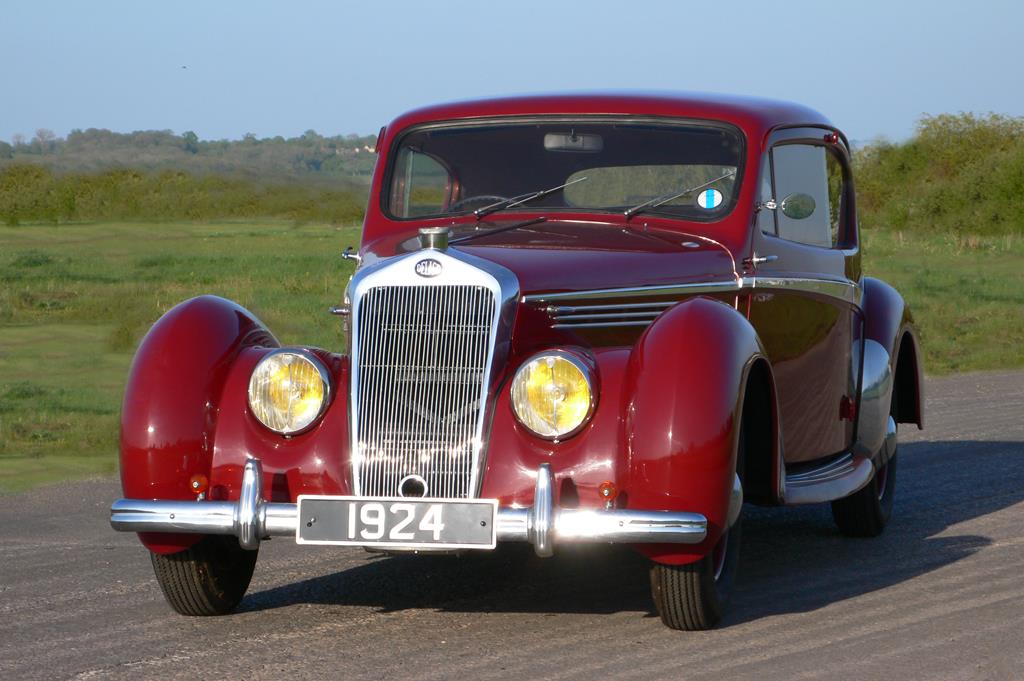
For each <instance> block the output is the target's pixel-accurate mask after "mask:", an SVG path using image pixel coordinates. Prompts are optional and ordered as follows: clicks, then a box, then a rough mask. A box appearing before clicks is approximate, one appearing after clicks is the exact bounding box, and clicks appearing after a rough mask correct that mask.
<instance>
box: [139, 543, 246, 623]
mask: <svg viewBox="0 0 1024 681" xmlns="http://www.w3.org/2000/svg"><path fill="white" fill-rule="evenodd" d="M258 553H259V551H247V550H245V549H243V548H242V547H240V546H239V545H238V540H237V539H235V538H234V537H227V536H224V537H221V536H208V537H203V538H202V539H201V540H200V541H199V542H198V543H196V544H194V545H192V546H191V547H189V548H188V549H186V550H185V551H181V552H180V553H172V554H169V555H162V554H159V553H151V554H150V556H151V558H152V560H153V572H155V573H156V581H157V582H159V583H160V588H161V589H162V590H163V592H164V598H166V599H167V602H168V603H169V604H170V605H171V607H172V608H174V609H175V610H176V611H177V612H179V613H181V614H182V615H226V614H228V613H229V612H231V611H232V610H234V609H235V608H236V607H237V606H238V604H239V603H241V601H242V596H244V595H245V590H246V589H248V588H249V581H250V580H251V579H252V573H253V570H254V569H255V568H256V556H257V554H258Z"/></svg>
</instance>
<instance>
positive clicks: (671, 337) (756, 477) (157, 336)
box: [111, 95, 923, 629]
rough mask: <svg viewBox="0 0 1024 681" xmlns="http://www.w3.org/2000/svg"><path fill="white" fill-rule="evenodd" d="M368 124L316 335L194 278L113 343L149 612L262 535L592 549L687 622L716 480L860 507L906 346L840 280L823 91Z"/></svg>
mask: <svg viewBox="0 0 1024 681" xmlns="http://www.w3.org/2000/svg"><path fill="white" fill-rule="evenodd" d="M377 149H378V152H379V162H378V163H377V167H376V169H375V171H374V176H373V185H372V189H371V191H370V199H369V205H368V207H367V212H366V221H365V225H364V228H363V237H362V245H361V247H360V249H359V251H358V252H357V253H354V252H347V253H346V256H347V257H349V258H352V259H354V260H355V261H356V262H357V263H358V265H357V267H356V270H355V274H354V276H353V277H352V280H351V282H350V283H349V285H348V289H347V291H346V293H345V300H344V303H343V304H342V305H339V306H337V307H335V308H332V309H331V312H333V313H334V314H336V315H339V317H340V323H341V325H343V326H344V332H342V329H339V333H338V346H339V347H338V348H336V350H341V351H340V352H335V351H332V350H329V349H328V350H325V349H319V348H307V347H280V345H279V343H278V342H277V340H276V339H275V338H274V336H273V334H272V333H271V331H270V330H269V329H267V328H266V327H265V326H264V325H263V324H261V323H260V322H259V320H257V319H256V317H255V316H254V315H253V314H252V313H250V312H248V311H246V310H245V309H243V308H241V307H239V306H238V305H236V304H234V303H232V302H229V301H227V300H224V299H222V298H217V297H211V296H203V297H199V298H194V299H192V300H188V301H185V302H183V303H181V304H180V305H178V306H177V307H175V308H173V309H172V310H170V311H169V312H167V313H166V314H165V315H164V316H163V317H162V318H161V319H160V320H159V321H158V322H157V323H156V325H155V326H154V327H153V329H152V330H151V331H150V332H149V334H148V335H147V336H146V338H145V340H144V341H143V342H142V345H141V347H140V348H139V350H138V354H137V355H136V357H135V361H134V364H133V365H132V370H131V376H130V378H129V381H128V386H127V392H126V395H125V399H124V409H123V416H122V428H121V478H122V483H123V488H124V494H125V497H126V498H125V499H122V500H119V501H117V502H115V503H114V505H113V507H112V509H111V524H112V525H113V527H114V528H115V529H117V530H122V531H130V532H137V533H138V534H139V538H140V539H141V541H142V543H143V544H144V545H145V546H146V548H147V549H149V551H150V552H151V554H152V561H153V566H154V569H155V572H156V576H157V580H158V581H159V582H160V585H161V587H162V588H163V591H164V594H165V595H166V597H167V600H168V601H169V602H170V604H171V605H172V606H173V607H174V609H175V610H177V611H178V612H181V613H184V614H190V615H212V614H222V613H227V612H229V611H231V610H232V609H233V608H234V607H235V606H236V605H238V603H239V602H240V600H241V599H242V597H243V595H244V593H245V590H246V588H247V587H248V584H249V580H250V577H251V575H252V572H253V567H254V565H255V562H256V556H257V551H258V549H259V546H260V542H261V540H263V539H266V538H268V537H271V536H288V537H294V538H295V540H296V541H297V542H298V543H300V544H329V545H344V546H362V547H366V548H368V549H371V550H383V551H388V552H410V551H415V552H435V551H446V552H450V551H486V550H490V549H494V548H495V546H496V545H497V544H498V543H500V542H529V543H530V544H532V545H533V548H534V549H535V551H536V553H537V554H538V555H540V556H550V555H552V554H553V553H554V552H556V551H557V549H558V547H559V546H561V545H563V544H568V543H581V542H582V543H595V544H596V543H622V544H628V545H630V546H632V547H634V548H635V549H636V550H637V551H639V552H641V553H642V554H644V555H645V556H647V557H648V558H649V559H650V565H651V568H650V576H651V589H652V596H653V600H654V603H655V605H656V607H657V610H658V612H659V613H660V614H661V618H662V620H663V621H664V623H665V624H666V625H668V626H669V627H673V628H676V629H705V628H708V627H711V626H713V625H715V623H716V622H717V621H718V620H719V619H720V617H721V615H722V612H723V609H724V608H725V606H726V603H727V601H728V599H729V594H730V591H731V589H732V586H733V582H734V578H735V574H736V569H737V557H738V551H739V544H740V522H741V517H742V508H743V503H744V502H750V503H755V504H763V505H791V504H811V503H823V502H831V505H832V512H833V515H834V517H835V520H836V524H837V525H838V527H839V530H840V531H841V532H843V533H845V534H848V535H855V536H870V535H876V534H878V533H879V532H881V531H882V529H883V528H884V526H885V524H886V522H887V521H888V519H889V516H890V513H891V510H892V501H893V493H894V483H895V477H896V476H895V474H896V429H897V424H898V423H914V424H917V425H918V426H919V427H920V426H922V424H923V418H922V408H921V407H922V396H921V385H922V383H921V363H920V353H919V351H918V345H917V341H916V337H915V331H914V328H913V324H912V320H911V316H910V312H909V310H908V308H907V306H906V305H905V303H904V301H903V299H902V298H901V297H900V295H899V294H898V293H897V292H896V291H895V290H894V289H893V288H891V287H890V286H889V285H887V284H885V283H884V282H882V281H879V280H877V279H872V278H869V277H864V276H862V273H861V252H860V248H859V240H858V226H857V210H856V202H855V194H854V186H853V177H852V176H851V171H850V149H849V144H848V143H847V141H846V139H845V137H844V136H843V134H842V133H841V132H840V131H839V130H838V129H836V128H835V127H834V126H833V125H832V124H831V123H830V122H829V121H828V120H827V119H826V118H824V117H823V116H822V115H821V114H819V113H817V112H815V111H812V110H810V109H807V108H804V107H802V106H796V105H792V104H786V103H781V102H774V101H764V100H755V99H745V98H731V97H718V96H716V97H698V96H687V95H573V96H537V97H517V98H508V99H494V100H486V101H474V102H466V103H456V104H447V105H441V106H434V107H430V108H425V109H420V110H417V111H413V112H411V113H407V114H405V115H403V116H400V117H399V118H397V119H395V120H394V121H393V122H392V123H391V124H389V125H388V126H386V127H385V128H384V129H382V130H381V134H380V138H379V139H378V142H377ZM267 275H268V276H272V273H267ZM310 314H320V311H317V310H310ZM343 345H344V348H343V349H342V346H343Z"/></svg>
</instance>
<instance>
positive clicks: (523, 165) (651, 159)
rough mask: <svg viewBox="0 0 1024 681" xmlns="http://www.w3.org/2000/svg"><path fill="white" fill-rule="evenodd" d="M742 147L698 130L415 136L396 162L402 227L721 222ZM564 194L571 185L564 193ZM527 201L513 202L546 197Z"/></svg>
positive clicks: (593, 125)
mask: <svg viewBox="0 0 1024 681" xmlns="http://www.w3.org/2000/svg"><path fill="white" fill-rule="evenodd" d="M742 151H743V138H742V136H741V135H740V133H739V131H738V130H736V129H735V128H733V127H731V126H725V125H719V124H708V123H698V122H681V123H669V122H661V121H658V122H632V121H622V120H618V121H601V120H592V119H580V120H578V121H566V120H564V119H559V120H557V121H554V120H552V121H537V120H531V121H529V122H508V121H506V122H500V123H493V124H490V123H488V124H480V123H475V124H453V125H447V124H446V125H441V126H427V127H422V128H419V129H414V130H413V131H411V132H410V133H408V134H406V135H405V136H404V137H402V138H401V140H400V142H399V144H398V148H397V150H396V151H395V153H393V154H392V155H391V167H390V169H389V172H388V174H387V177H389V178H390V179H389V186H388V191H387V192H386V193H385V195H384V196H385V198H384V204H385V209H386V212H387V213H388V214H389V215H390V216H392V217H395V218H399V219H407V218H425V217H444V216H449V215H466V214H470V213H473V212H474V211H480V210H481V209H484V208H488V207H493V206H496V205H499V206H501V208H499V210H504V211H509V212H514V211H523V210H529V211H541V212H545V213H547V212H550V211H560V210H561V211H602V212H617V213H626V212H627V211H631V210H633V211H634V212H633V213H630V214H635V212H640V211H635V209H636V208H637V207H639V206H644V207H643V209H642V212H643V213H651V214H660V215H668V216H673V217H679V218H684V219H687V220H717V219H719V218H721V217H722V216H723V215H725V214H726V213H728V212H729V211H730V210H731V209H732V207H733V204H734V203H735V198H736V192H737V190H738V188H739V182H738V179H737V178H738V176H739V172H738V170H739V166H740V159H741V158H742ZM562 185H566V186H564V187H563V186H562ZM547 188H556V191H549V192H541V195H539V196H537V197H535V198H533V199H531V200H529V201H527V202H519V203H516V202H514V201H509V200H510V199H514V198H516V197H523V196H527V195H530V194H532V193H537V192H539V190H544V189H547Z"/></svg>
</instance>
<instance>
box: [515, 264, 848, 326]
mask: <svg viewBox="0 0 1024 681" xmlns="http://www.w3.org/2000/svg"><path fill="white" fill-rule="evenodd" d="M743 289H762V290H765V289H767V290H774V291H799V292H801V293H810V294H812V295H820V296H825V297H828V298H836V299H838V300H841V301H843V302H845V303H848V304H850V305H854V306H857V307H859V306H860V305H861V303H862V299H863V291H862V289H861V286H860V285H859V284H857V283H855V282H852V281H845V280H838V279H819V278H814V277H768V276H752V277H741V278H738V279H729V280H723V281H705V282H694V283H690V284H667V285H659V286H632V287H626V288H610V289H592V290H589V291H567V292H562V293H537V294H532V295H528V296H523V298H522V302H524V303H529V304H543V303H548V305H547V307H546V309H545V311H546V312H547V313H548V314H549V315H551V317H552V319H553V320H554V322H555V324H554V328H556V329H557V328H596V327H613V326H645V325H647V324H649V323H650V322H652V321H654V319H655V318H656V317H657V316H658V315H659V314H660V313H661V312H662V311H664V310H666V309H668V308H669V307H671V306H672V305H675V304H676V303H678V302H679V300H678V299H677V300H668V301H656V302H650V303H642V302H641V303H625V304H620V305H609V304H604V305H601V304H598V305H562V304H559V303H565V302H568V303H572V302H577V301H579V302H586V301H589V300H607V299H615V298H644V297H655V296H657V297H671V296H677V297H682V296H690V295H699V294H703V293H730V292H737V291H741V290H743Z"/></svg>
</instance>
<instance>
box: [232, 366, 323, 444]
mask: <svg viewBox="0 0 1024 681" xmlns="http://www.w3.org/2000/svg"><path fill="white" fill-rule="evenodd" d="M329 391H330V383H329V382H328V378H327V370H326V369H325V368H324V366H323V364H321V363H320V361H319V360H317V359H316V358H315V357H313V356H312V355H309V354H307V353H305V352H300V351H296V350H277V351H275V352H272V353H270V354H269V355H267V356H266V357H264V358H263V359H261V360H260V363H259V364H257V365H256V369H254V370H253V372H252V376H251V377H250V378H249V409H251V410H252V413H253V415H254V416H255V417H256V418H257V419H259V422H260V423H262V424H263V425H265V426H266V427H267V428H270V429H271V430H273V431H277V432H278V433H282V434H284V435H290V434H292V433H297V432H299V431H301V430H304V429H306V428H308V427H309V426H310V424H312V423H313V421H315V420H316V419H317V417H318V416H320V414H321V412H322V411H323V408H324V406H325V405H326V404H327V395H328V393H329Z"/></svg>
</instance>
